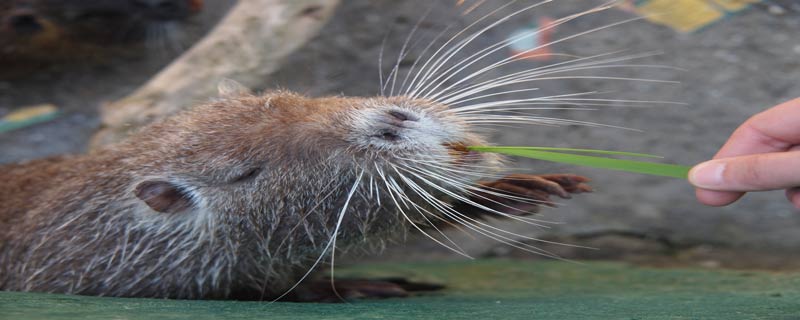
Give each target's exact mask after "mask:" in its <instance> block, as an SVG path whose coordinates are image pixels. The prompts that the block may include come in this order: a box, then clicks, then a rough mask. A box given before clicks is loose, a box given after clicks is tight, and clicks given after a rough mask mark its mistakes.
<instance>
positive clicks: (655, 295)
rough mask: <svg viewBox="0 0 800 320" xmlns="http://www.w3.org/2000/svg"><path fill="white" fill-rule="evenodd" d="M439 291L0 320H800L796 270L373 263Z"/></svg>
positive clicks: (1, 308) (49, 299) (137, 305)
mask: <svg viewBox="0 0 800 320" xmlns="http://www.w3.org/2000/svg"><path fill="white" fill-rule="evenodd" d="M337 275H339V276H369V277H372V276H374V277H386V276H405V277H409V278H412V279H414V280H423V281H436V282H441V283H445V284H447V285H448V289H446V290H444V291H441V292H438V293H435V294H431V295H425V296H417V297H413V298H407V299H389V300H368V301H366V300H365V301H357V302H353V303H342V304H298V303H272V304H270V303H266V302H238V301H176V300H155V299H121V298H96V297H79V296H67V295H56V294H36V293H16V292H0V319H192V320H199V319H559V320H566V319H800V273H771V272H752V271H730V270H702V269H653V268H644V267H635V266H630V265H625V264H618V263H603V262H587V263H580V264H579V263H569V262H557V261H544V262H542V261H511V260H476V261H462V262H437V263H413V264H379V265H376V264H372V265H362V266H356V267H349V268H341V269H338V271H337Z"/></svg>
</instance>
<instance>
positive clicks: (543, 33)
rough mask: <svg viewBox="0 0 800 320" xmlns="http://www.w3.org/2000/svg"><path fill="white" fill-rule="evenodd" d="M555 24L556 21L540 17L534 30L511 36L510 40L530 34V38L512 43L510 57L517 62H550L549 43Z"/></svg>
mask: <svg viewBox="0 0 800 320" xmlns="http://www.w3.org/2000/svg"><path fill="white" fill-rule="evenodd" d="M555 22H556V19H553V18H551V17H542V18H539V20H538V23H537V26H536V28H526V29H522V30H519V31H517V32H516V33H514V34H512V35H511V37H510V38H511V39H513V38H515V37H519V36H521V35H523V34H525V33H531V36H529V37H522V38H521V39H518V40H516V41H514V42H512V43H511V45H510V48H511V55H512V56H514V57H516V59H519V60H534V61H545V60H550V59H551V58H552V57H553V55H552V53H553V51H552V49H551V47H550V41H552V40H551V39H552V37H553V33H554V32H555V30H556V27H555V25H554V23H555Z"/></svg>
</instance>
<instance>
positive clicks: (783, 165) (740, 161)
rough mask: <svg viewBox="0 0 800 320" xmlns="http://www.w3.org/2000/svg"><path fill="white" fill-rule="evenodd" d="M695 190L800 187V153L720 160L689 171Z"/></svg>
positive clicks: (751, 189)
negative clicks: (696, 188)
mask: <svg viewBox="0 0 800 320" xmlns="http://www.w3.org/2000/svg"><path fill="white" fill-rule="evenodd" d="M689 182H690V183H691V184H693V185H694V186H695V187H698V188H701V189H707V190H718V191H763V190H776V189H787V188H792V187H797V186H800V151H791V152H775V153H764V154H754V155H746V156H739V157H731V158H723V159H716V160H711V161H707V162H703V163H701V164H698V165H697V166H695V167H694V168H692V170H691V171H689Z"/></svg>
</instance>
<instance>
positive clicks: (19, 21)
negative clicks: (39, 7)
mask: <svg viewBox="0 0 800 320" xmlns="http://www.w3.org/2000/svg"><path fill="white" fill-rule="evenodd" d="M8 23H9V26H10V27H11V29H13V30H14V31H16V32H18V33H20V34H34V33H37V32H39V31H42V29H44V27H42V24H41V23H40V22H39V19H38V18H36V16H35V15H33V14H30V13H21V14H17V15H14V16H12V17H11V18H9V21H8Z"/></svg>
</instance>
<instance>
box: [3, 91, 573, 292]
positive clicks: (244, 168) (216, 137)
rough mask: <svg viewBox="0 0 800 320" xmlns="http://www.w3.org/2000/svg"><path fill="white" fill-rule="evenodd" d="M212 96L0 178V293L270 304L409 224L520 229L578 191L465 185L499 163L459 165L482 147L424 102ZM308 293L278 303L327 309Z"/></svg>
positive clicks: (536, 184) (464, 125)
mask: <svg viewBox="0 0 800 320" xmlns="http://www.w3.org/2000/svg"><path fill="white" fill-rule="evenodd" d="M228 91H229V92H237V90H228ZM225 96H227V97H225V98H222V99H221V100H218V101H215V102H212V103H209V104H205V105H200V106H197V107H195V108H193V109H191V110H188V111H185V112H183V113H180V114H177V115H175V116H173V117H170V118H167V119H166V120H164V121H160V122H158V123H155V124H152V125H150V126H147V127H144V128H143V129H141V131H140V132H138V133H137V134H135V135H133V136H131V137H130V138H129V139H127V140H126V141H123V142H121V143H119V144H116V145H113V146H109V147H106V148H105V149H101V150H98V151H96V152H93V153H90V154H87V155H79V156H64V157H58V158H51V159H43V160H35V161H30V162H27V163H20V164H12V165H7V166H4V167H0V180H2V181H3V183H2V184H0V203H2V208H0V289H2V290H13V291H39V292H56V293H70V294H84V295H100V296H121V297H159V298H182V299H267V300H269V299H275V298H278V297H280V296H282V294H284V293H285V292H287V290H289V289H290V288H292V287H293V286H294V285H295V284H296V283H297V282H298V281H300V280H301V279H302V278H303V276H304V275H305V274H306V272H307V271H308V270H309V269H310V268H312V266H314V265H315V262H316V261H318V260H324V259H322V258H323V257H326V256H327V254H330V251H331V250H327V249H328V248H333V247H335V249H336V250H339V251H340V250H347V249H351V248H361V247H370V246H377V245H380V244H381V243H383V242H384V241H386V240H390V239H393V238H396V237H397V235H401V234H403V233H404V232H405V231H406V230H409V229H410V228H412V227H414V226H412V222H413V224H415V225H417V226H419V227H420V229H423V230H424V229H430V228H434V227H437V228H439V227H444V226H447V225H449V224H459V225H462V226H463V225H465V224H466V223H470V224H474V223H475V221H480V220H475V219H477V218H479V217H480V216H482V215H484V214H486V215H494V216H506V217H511V218H518V217H519V216H520V215H521V214H522V213H524V212H530V211H535V210H536V203H535V202H538V204H545V205H551V204H552V203H550V202H549V200H548V197H549V196H550V195H558V196H561V197H564V198H567V197H569V193H578V192H584V191H589V187H588V186H587V185H586V184H584V182H586V179H585V178H582V177H579V176H573V175H550V176H532V175H516V176H510V177H507V178H504V179H501V180H498V181H493V182H480V183H479V182H478V181H477V179H478V178H479V177H480V176H481V175H488V176H491V172H493V170H494V168H497V167H498V159H497V158H496V156H494V155H491V154H478V153H474V152H470V151H468V150H467V149H465V148H464V147H463V146H465V145H481V144H485V141H484V140H483V139H482V138H481V137H480V136H478V135H476V134H475V133H473V132H472V130H471V127H470V125H469V124H468V122H467V121H465V120H464V119H462V117H461V116H459V115H457V114H456V113H454V112H452V111H450V110H449V109H448V108H447V107H446V106H443V105H438V104H435V103H431V102H429V101H427V100H414V99H410V98H404V97H390V98H383V97H376V98H350V97H326V98H307V97H303V96H300V95H297V94H294V93H290V92H281V91H279V92H271V93H267V94H264V95H261V96H255V95H250V94H231V93H227V94H225ZM456 182H457V183H456ZM458 183H470V184H471V185H472V186H481V187H480V189H474V190H469V189H468V188H467V187H466V186H463V187H459V184H458ZM439 188H441V189H439ZM421 190H424V191H421ZM423 195H424V196H423ZM461 196H463V197H464V198H461ZM456 199H461V200H462V201H460V202H459V201H457V200H456ZM467 199H469V200H467ZM526 199H530V200H531V201H527V200H526ZM449 205H452V206H453V207H449V208H450V209H449V210H448V209H446V208H444V206H449ZM490 208H491V209H497V211H494V212H490V211H487V210H486V209H490ZM453 212H458V213H460V214H461V215H455V214H454V213H453ZM340 219H341V220H340ZM414 229H416V228H414ZM337 231H338V233H337ZM334 235H336V236H337V237H335V239H336V242H335V244H334V245H331V239H334V237H333V236H334ZM326 252H327V254H326ZM308 283H309V282H306V283H305V284H308ZM365 287H366V288H367V289H365V290H362V292H358V290H360V289H363V288H365ZM390 287H391V286H390ZM314 288H315V287H314V286H313V285H308V286H301V287H299V288H298V290H297V291H296V292H299V293H303V292H305V293H304V294H299V293H298V294H294V295H291V296H289V297H290V298H292V299H294V300H303V301H306V300H326V299H325V298H323V297H321V296H320V295H319V294H318V293H316V292H313V290H314ZM342 288H344V289H339V290H340V292H338V293H337V295H339V294H342V295H345V296H348V297H352V296H359V295H370V294H374V295H377V296H386V294H385V293H386V292H392V290H396V289H397V288H394V287H391V288H388V289H386V288H384V289H386V290H383V289H375V287H370V285H369V284H364V283H360V284H359V283H358V282H357V283H355V285H353V283H351V286H350V287H348V286H347V285H343V287H342ZM345 289H346V290H348V292H344V291H343V290H345ZM376 292H379V293H376ZM381 292H382V293H381ZM389 295H390V296H391V293H390V294H389ZM400 295H402V292H401V293H400Z"/></svg>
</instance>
